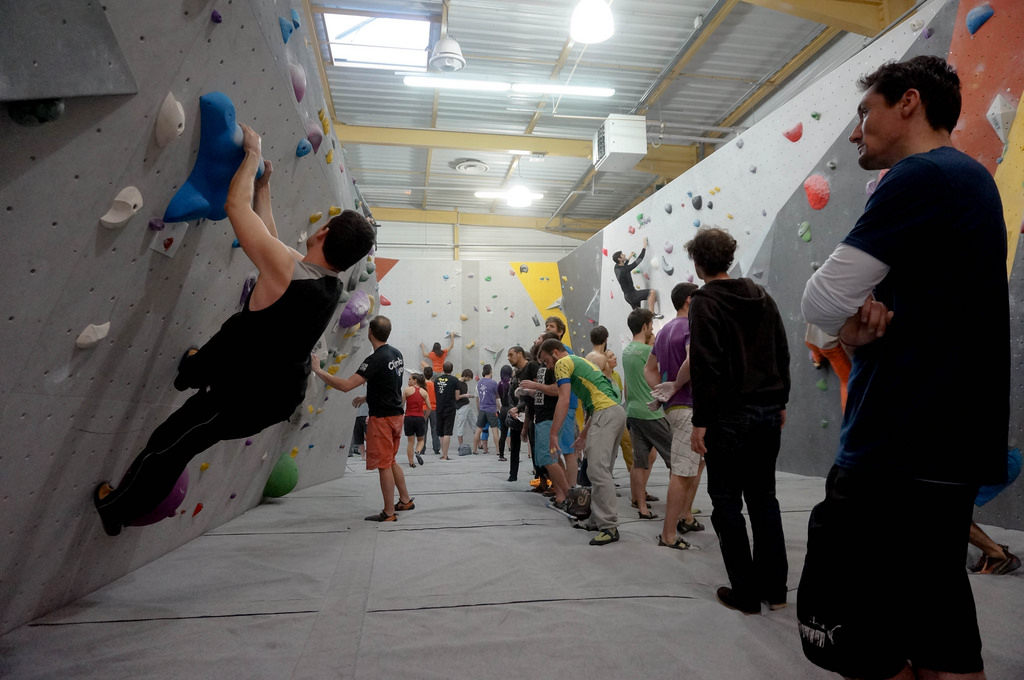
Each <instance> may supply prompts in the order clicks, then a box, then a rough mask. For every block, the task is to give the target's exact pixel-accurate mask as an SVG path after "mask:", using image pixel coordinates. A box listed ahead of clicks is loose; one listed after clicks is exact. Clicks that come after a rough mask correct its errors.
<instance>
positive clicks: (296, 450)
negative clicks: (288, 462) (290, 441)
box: [292, 446, 299, 458]
mask: <svg viewBox="0 0 1024 680" xmlns="http://www.w3.org/2000/svg"><path fill="white" fill-rule="evenodd" d="M297 455H299V447H298V446H293V447H292V458H294V457H295V456H297Z"/></svg>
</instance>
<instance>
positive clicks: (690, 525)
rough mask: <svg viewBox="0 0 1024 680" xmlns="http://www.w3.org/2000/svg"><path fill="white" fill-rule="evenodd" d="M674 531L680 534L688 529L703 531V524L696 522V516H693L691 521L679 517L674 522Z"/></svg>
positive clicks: (688, 530)
mask: <svg viewBox="0 0 1024 680" xmlns="http://www.w3.org/2000/svg"><path fill="white" fill-rule="evenodd" d="M676 531H678V532H679V533H681V534H685V533H687V532H690V531H704V525H703V524H701V523H700V522H698V521H697V518H696V517H694V518H693V521H692V522H687V521H686V520H682V519H681V520H679V521H678V522H677V523H676Z"/></svg>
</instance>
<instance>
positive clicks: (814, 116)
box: [811, 111, 821, 120]
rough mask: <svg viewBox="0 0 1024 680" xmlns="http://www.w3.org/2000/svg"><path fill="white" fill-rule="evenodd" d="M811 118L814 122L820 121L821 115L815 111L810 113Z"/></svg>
mask: <svg viewBox="0 0 1024 680" xmlns="http://www.w3.org/2000/svg"><path fill="white" fill-rule="evenodd" d="M811 118H813V119H814V120H821V114H820V113H819V112H817V111H811Z"/></svg>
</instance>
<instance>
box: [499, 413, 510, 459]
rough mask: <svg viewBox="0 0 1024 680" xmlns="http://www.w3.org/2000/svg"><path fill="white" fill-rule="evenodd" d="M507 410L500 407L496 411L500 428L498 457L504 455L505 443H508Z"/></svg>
mask: <svg viewBox="0 0 1024 680" xmlns="http://www.w3.org/2000/svg"><path fill="white" fill-rule="evenodd" d="M507 419H508V409H507V408H504V407H502V409H501V410H500V411H498V427H499V428H501V436H500V437H498V455H499V456H504V455H505V442H506V441H508V420H507Z"/></svg>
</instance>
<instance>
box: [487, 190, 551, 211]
mask: <svg viewBox="0 0 1024 680" xmlns="http://www.w3.org/2000/svg"><path fill="white" fill-rule="evenodd" d="M473 195H474V196H476V197H477V198H490V199H497V200H503V201H505V202H506V203H508V207H510V208H529V207H530V205H532V204H533V202H534V201H539V200H540V199H542V198H544V194H538V193H535V192H533V191H530V190H529V189H528V188H527V187H526V185H525V184H513V185H512V186H511V187H509V188H508V189H506V190H505V191H477V192H475V193H474V194H473Z"/></svg>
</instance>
